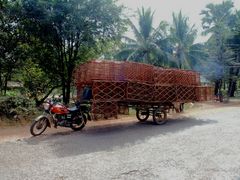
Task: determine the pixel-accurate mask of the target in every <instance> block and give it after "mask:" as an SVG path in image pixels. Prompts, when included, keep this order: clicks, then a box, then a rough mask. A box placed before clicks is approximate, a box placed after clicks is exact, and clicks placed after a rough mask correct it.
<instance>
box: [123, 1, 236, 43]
mask: <svg viewBox="0 0 240 180" xmlns="http://www.w3.org/2000/svg"><path fill="white" fill-rule="evenodd" d="M222 1H223V0H119V3H120V4H123V5H124V6H125V7H126V8H127V9H128V10H127V14H128V16H129V17H130V19H131V20H132V21H133V22H134V24H136V23H137V20H136V17H134V13H135V15H136V11H137V8H141V7H142V6H143V7H151V9H152V10H153V11H154V27H157V25H158V24H159V22H160V21H162V20H165V21H167V22H169V23H171V22H172V13H173V12H176V13H177V12H179V11H180V10H181V11H182V13H183V15H185V16H188V17H189V23H190V24H191V25H193V24H195V27H196V28H197V30H198V38H197V39H196V42H204V41H206V40H207V37H204V36H201V31H202V28H201V16H200V12H201V10H203V9H204V8H205V6H206V5H207V4H209V3H214V4H218V3H222ZM232 1H233V2H234V5H235V8H236V9H240V0H232ZM127 34H129V35H130V34H131V33H130V32H128V33H127ZM130 36H131V35H130Z"/></svg>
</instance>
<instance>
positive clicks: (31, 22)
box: [21, 0, 124, 103]
mask: <svg viewBox="0 0 240 180" xmlns="http://www.w3.org/2000/svg"><path fill="white" fill-rule="evenodd" d="M22 9H23V10H22V12H21V13H22V14H21V16H22V17H24V19H22V24H23V25H24V27H25V30H26V31H27V32H28V34H29V35H30V36H33V37H35V38H38V39H39V40H40V41H41V43H42V44H47V45H49V46H51V47H52V49H53V54H54V59H53V60H54V61H56V63H55V64H56V66H55V67H54V68H55V69H54V72H55V73H56V72H57V74H58V75H59V77H60V84H61V86H62V94H63V100H64V102H65V103H68V102H69V98H70V87H71V83H72V73H73V70H74V68H75V65H76V63H78V62H81V61H86V60H88V59H89V58H92V57H94V56H96V55H97V54H100V52H99V50H100V49H101V47H103V46H105V45H106V44H107V43H108V42H112V41H117V40H118V39H119V37H120V35H121V33H122V32H123V30H124V20H123V19H122V16H121V13H122V7H120V6H117V5H116V4H115V1H114V0H102V1H98V0H91V1H88V0H82V1H79V0H69V1H61V0H56V1H55V0H50V1H40V0H22ZM45 67H46V68H47V66H45ZM52 68H53V67H51V69H52Z"/></svg>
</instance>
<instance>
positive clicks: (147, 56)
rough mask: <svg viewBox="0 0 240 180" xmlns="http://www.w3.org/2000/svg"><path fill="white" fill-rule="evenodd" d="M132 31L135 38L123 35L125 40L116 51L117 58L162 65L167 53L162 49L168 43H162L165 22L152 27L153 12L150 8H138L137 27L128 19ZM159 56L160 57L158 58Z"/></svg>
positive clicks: (165, 27)
mask: <svg viewBox="0 0 240 180" xmlns="http://www.w3.org/2000/svg"><path fill="white" fill-rule="evenodd" d="M128 22H129V25H130V27H131V29H132V30H133V32H134V36H135V39H132V38H129V37H123V39H124V41H125V42H126V43H125V45H124V46H123V47H122V48H121V50H120V52H119V53H118V56H117V57H118V58H120V59H126V60H137V61H139V62H144V63H149V64H158V65H162V64H163V63H164V61H162V62H159V61H158V60H160V59H162V60H164V59H166V57H167V55H169V53H168V52H167V51H164V50H163V49H164V48H165V49H167V45H168V44H163V43H162V42H163V41H166V40H167V35H166V29H167V26H168V25H167V23H166V22H160V24H159V26H158V27H157V28H156V29H155V28H153V12H152V11H151V9H150V8H148V9H144V8H142V9H141V10H140V9H138V25H139V28H137V27H136V26H135V25H134V24H133V23H132V22H131V21H130V20H129V21H128ZM159 57H161V58H159Z"/></svg>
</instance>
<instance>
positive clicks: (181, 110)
mask: <svg viewBox="0 0 240 180" xmlns="http://www.w3.org/2000/svg"><path fill="white" fill-rule="evenodd" d="M183 110H184V103H181V104H180V106H179V111H180V112H183Z"/></svg>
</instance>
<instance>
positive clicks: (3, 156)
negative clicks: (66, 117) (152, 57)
mask: <svg viewBox="0 0 240 180" xmlns="http://www.w3.org/2000/svg"><path fill="white" fill-rule="evenodd" d="M0 179H1V180H12V179H19V180H20V179H21V180H22V179H34V180H37V179H39V180H40V179H41V180H42V179H53V180H55V179H56V180H63V179H64V180H65V179H83V180H87V179H91V180H92V179H97V180H98V179H100V180H101V179H103V180H107V179H137V180H139V179H157V180H159V179H174V180H175V179H204V180H205V179H218V180H219V179H224V180H225V179H240V111H239V107H220V108H213V107H209V110H206V109H203V110H199V111H195V112H193V113H187V114H185V115H183V116H181V117H178V118H172V119H171V120H170V121H169V122H168V123H167V124H166V125H164V126H155V125H153V124H152V123H151V122H149V123H146V124H139V123H137V122H136V121H128V122H125V123H122V124H111V125H104V126H97V127H95V128H94V127H90V128H86V129H85V130H83V131H82V132H72V131H71V130H64V131H63V132H57V133H51V134H46V135H42V136H40V137H37V138H25V139H22V140H16V141H9V142H3V143H1V144H0Z"/></svg>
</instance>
